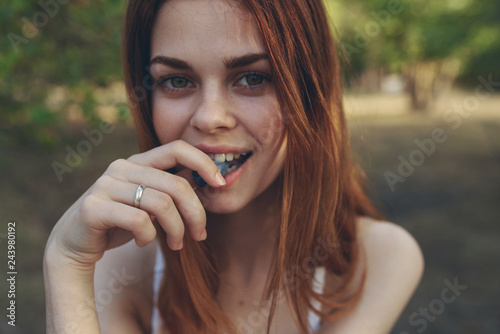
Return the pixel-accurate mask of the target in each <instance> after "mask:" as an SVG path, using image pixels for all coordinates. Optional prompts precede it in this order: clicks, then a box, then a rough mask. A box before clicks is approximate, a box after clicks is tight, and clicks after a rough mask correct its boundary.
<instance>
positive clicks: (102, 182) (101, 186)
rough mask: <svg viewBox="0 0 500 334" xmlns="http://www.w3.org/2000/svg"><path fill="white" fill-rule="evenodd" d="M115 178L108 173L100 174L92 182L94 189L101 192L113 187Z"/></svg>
mask: <svg viewBox="0 0 500 334" xmlns="http://www.w3.org/2000/svg"><path fill="white" fill-rule="evenodd" d="M114 181H115V179H114V178H113V177H112V176H110V175H102V176H101V177H100V178H99V179H97V181H96V183H95V184H94V188H95V190H96V191H99V192H102V191H105V190H107V189H110V188H112V187H113V183H114Z"/></svg>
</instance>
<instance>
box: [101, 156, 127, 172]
mask: <svg viewBox="0 0 500 334" xmlns="http://www.w3.org/2000/svg"><path fill="white" fill-rule="evenodd" d="M127 162H128V161H127V160H125V159H118V160H115V161H113V162H112V163H111V164H110V165H109V167H108V169H107V171H106V172H107V173H110V174H116V173H119V172H121V171H122V170H123V169H124V168H125V165H126V164H127Z"/></svg>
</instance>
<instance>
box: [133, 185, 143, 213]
mask: <svg viewBox="0 0 500 334" xmlns="http://www.w3.org/2000/svg"><path fill="white" fill-rule="evenodd" d="M144 189H146V186H143V185H142V184H141V185H139V186H138V187H137V190H136V191H135V197H134V206H135V207H136V208H138V207H139V206H140V205H141V198H142V194H143V193H144Z"/></svg>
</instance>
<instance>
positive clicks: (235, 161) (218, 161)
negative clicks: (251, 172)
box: [193, 151, 253, 187]
mask: <svg viewBox="0 0 500 334" xmlns="http://www.w3.org/2000/svg"><path fill="white" fill-rule="evenodd" d="M252 154H253V151H249V152H245V153H242V154H233V153H227V154H209V156H210V158H212V160H213V161H214V162H215V165H216V166H217V168H219V171H220V173H221V174H222V176H226V175H228V174H230V173H232V172H234V171H235V170H237V169H238V168H240V167H241V166H243V164H244V163H245V162H246V161H247V160H248V158H250V157H251V156H252ZM193 178H194V180H195V182H196V184H197V185H198V186H200V187H209V185H208V184H207V183H206V182H205V180H203V178H202V177H201V176H200V175H199V174H198V172H196V171H193Z"/></svg>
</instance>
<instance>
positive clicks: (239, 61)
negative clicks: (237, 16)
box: [149, 53, 268, 70]
mask: <svg viewBox="0 0 500 334" xmlns="http://www.w3.org/2000/svg"><path fill="white" fill-rule="evenodd" d="M262 59H268V56H267V54H266V53H249V54H246V55H243V56H239V57H230V58H225V59H224V60H223V61H222V62H223V63H224V66H226V69H227V70H232V69H235V68H238V67H243V66H248V65H250V64H253V63H256V62H258V61H259V60H262ZM155 63H156V64H162V65H167V66H170V67H173V68H176V69H179V70H193V68H192V67H191V65H189V64H188V63H187V62H185V61H184V60H181V59H178V58H173V57H167V56H156V57H154V58H153V59H151V61H150V63H149V64H150V65H152V64H155Z"/></svg>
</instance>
